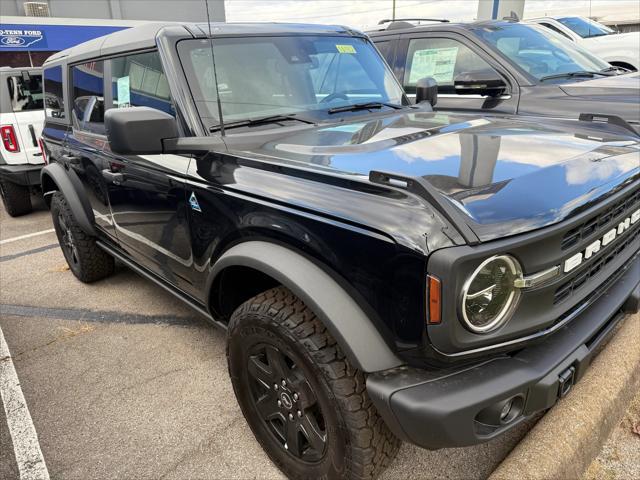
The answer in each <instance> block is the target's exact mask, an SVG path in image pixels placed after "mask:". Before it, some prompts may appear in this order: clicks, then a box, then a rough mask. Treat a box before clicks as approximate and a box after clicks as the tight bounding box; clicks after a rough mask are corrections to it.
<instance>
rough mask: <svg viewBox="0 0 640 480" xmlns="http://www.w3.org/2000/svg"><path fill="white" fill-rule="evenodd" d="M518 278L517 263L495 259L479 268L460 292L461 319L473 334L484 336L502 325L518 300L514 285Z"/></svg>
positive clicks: (520, 270)
mask: <svg viewBox="0 0 640 480" xmlns="http://www.w3.org/2000/svg"><path fill="white" fill-rule="evenodd" d="M518 278H522V268H520V264H519V263H518V261H517V260H516V259H515V258H513V257H510V256H508V255H496V256H495V257H491V258H488V259H487V260H485V261H484V262H482V263H481V264H480V266H479V267H478V268H476V270H475V271H474V272H473V274H472V275H471V277H469V279H468V280H467V282H466V283H465V285H464V288H463V290H462V318H463V319H464V323H465V326H466V327H467V328H468V329H469V330H471V331H472V332H475V333H486V332H489V331H491V330H494V329H496V328H498V327H499V326H501V325H503V324H504V323H505V322H506V321H507V320H508V319H509V317H510V316H511V313H512V312H513V309H514V308H515V306H516V304H517V303H518V299H519V298H520V290H519V289H518V288H516V287H515V286H514V281H515V280H516V279H518Z"/></svg>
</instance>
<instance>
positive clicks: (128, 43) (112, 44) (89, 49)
mask: <svg viewBox="0 0 640 480" xmlns="http://www.w3.org/2000/svg"><path fill="white" fill-rule="evenodd" d="M167 27H174V28H178V29H179V28H182V29H183V30H184V35H185V37H193V38H201V37H207V36H208V35H209V25H208V24H207V23H181V22H165V23H162V22H153V23H148V24H145V25H140V26H137V27H132V28H127V29H125V30H120V31H118V32H114V33H111V34H109V35H105V36H103V37H99V38H95V39H93V40H89V41H87V42H84V43H81V44H79V45H76V46H74V47H71V48H68V49H66V50H62V51H61V52H58V53H55V54H53V55H52V56H50V57H49V58H48V59H47V61H46V62H45V63H44V65H43V67H44V68H47V67H50V66H54V65H57V64H60V63H65V62H68V63H73V62H77V61H82V60H84V59H89V58H95V57H99V56H105V55H113V54H117V53H119V52H123V51H132V50H140V49H144V48H152V47H154V46H155V45H156V36H157V35H158V33H160V31H161V30H162V29H164V28H167ZM211 34H212V35H213V36H214V37H215V36H224V35H245V36H250V35H331V34H333V35H363V34H362V33H360V32H358V31H355V30H352V29H350V28H348V27H344V26H341V25H315V24H302V23H213V22H212V23H211Z"/></svg>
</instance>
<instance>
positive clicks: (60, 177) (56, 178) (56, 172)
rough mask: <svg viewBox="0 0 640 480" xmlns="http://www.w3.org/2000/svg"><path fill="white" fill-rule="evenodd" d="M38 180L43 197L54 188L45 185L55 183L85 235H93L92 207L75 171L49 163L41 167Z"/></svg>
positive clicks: (93, 217) (93, 219)
mask: <svg viewBox="0 0 640 480" xmlns="http://www.w3.org/2000/svg"><path fill="white" fill-rule="evenodd" d="M40 181H41V184H42V190H43V191H42V193H43V194H44V195H45V197H46V196H47V195H49V194H51V193H53V190H55V189H51V188H48V187H47V186H50V185H51V182H53V183H54V184H55V186H56V189H57V190H58V191H60V192H61V193H62V194H63V195H64V198H65V199H66V200H67V203H68V204H69V207H70V208H71V211H72V212H73V216H74V218H75V219H76V221H77V222H78V225H79V226H80V228H81V229H82V231H83V232H85V233H86V234H87V235H92V236H94V237H95V236H96V230H95V227H94V223H95V216H94V215H93V209H92V208H91V204H90V203H89V199H88V197H87V193H86V192H85V191H84V186H83V185H82V182H81V181H80V178H78V175H77V174H76V172H74V171H73V170H67V169H65V168H64V167H63V166H62V165H60V164H59V163H51V164H49V165H47V166H46V167H44V168H43V169H42V172H41V173H40Z"/></svg>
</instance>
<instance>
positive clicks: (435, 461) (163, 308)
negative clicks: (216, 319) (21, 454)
mask: <svg viewBox="0 0 640 480" xmlns="http://www.w3.org/2000/svg"><path fill="white" fill-rule="evenodd" d="M51 228H52V224H51V220H50V216H49V212H48V211H47V210H46V208H45V207H44V205H43V204H42V202H38V203H37V205H36V211H35V212H34V213H32V214H30V215H27V216H24V217H21V218H11V217H9V216H8V215H7V214H6V212H5V211H4V209H3V208H2V207H0V242H4V243H0V328H1V329H2V332H3V333H4V337H5V339H6V342H7V345H8V347H9V349H10V351H11V356H12V358H13V363H14V365H15V369H16V372H17V375H18V377H19V381H20V386H21V388H22V392H23V394H24V397H25V399H26V403H27V405H28V409H29V411H30V413H31V418H32V420H33V424H34V426H35V430H36V432H37V435H38V439H39V443H40V448H41V450H42V454H43V456H44V459H45V461H46V464H47V468H48V471H49V474H50V476H51V478H65V479H76V478H77V479H83V480H86V479H105V478H110V479H111V478H127V479H129V478H136V479H145V478H154V479H158V478H163V479H164V478H166V479H171V478H176V479H178V478H179V479H183V478H194V479H213V478H216V479H232V478H238V479H246V478H256V479H257V478H282V475H281V473H280V472H279V471H278V470H277V468H276V467H275V466H274V465H273V464H272V463H271V462H270V461H269V459H268V458H267V457H266V455H265V454H264V453H263V452H262V449H261V448H260V446H259V445H258V443H257V442H256V440H255V439H254V437H253V435H252V433H251V431H250V430H249V428H248V426H247V425H246V423H245V420H244V418H243V417H242V414H241V412H240V409H239V407H238V405H237V403H236V400H235V397H234V395H233V390H232V388H231V384H230V381H229V378H228V374H227V366H226V359H225V333H224V332H222V331H220V330H217V329H216V328H215V327H213V326H211V325H209V324H208V323H206V322H205V321H203V320H202V319H201V318H200V317H199V316H198V314H196V313H194V312H193V311H191V310H190V309H188V308H187V307H185V306H183V305H182V304H180V303H178V301H177V300H175V299H174V298H173V297H172V296H170V295H169V294H167V293H166V292H164V291H163V290H161V289H160V288H158V287H156V286H155V285H153V284H152V283H150V282H149V281H147V280H144V279H142V278H140V277H139V276H137V275H136V274H134V273H133V272H131V271H130V270H128V269H126V268H125V267H123V266H119V267H118V269H117V272H116V274H115V275H113V276H112V277H110V278H108V279H105V280H103V281H100V282H97V283H94V284H91V285H85V284H82V283H80V282H79V281H78V280H76V279H75V277H74V276H73V274H72V273H71V272H70V271H69V270H68V268H67V267H66V263H65V260H64V257H63V255H62V252H61V251H60V249H59V247H58V245H57V240H56V236H55V233H44V234H39V235H35V236H31V237H28V238H24V239H22V240H18V241H10V242H5V241H6V240H10V239H12V238H15V237H18V236H21V235H29V234H33V233H37V232H42V231H46V230H49V229H51ZM530 427H531V425H530V424H528V425H522V426H520V427H519V428H518V429H517V431H514V432H512V433H510V434H508V435H507V436H503V437H501V438H498V439H496V440H494V441H492V442H489V443H487V444H485V445H481V446H477V447H470V448H464V449H447V450H439V451H435V452H430V451H426V450H422V449H420V448H417V447H413V446H410V445H403V447H402V449H401V451H400V454H399V455H398V457H397V459H396V461H395V462H394V463H393V465H392V466H391V468H389V470H387V472H386V473H385V474H384V477H383V478H386V479H399V478H402V479H409V478H411V479H426V478H429V479H436V478H447V479H458V478H459V479H479V478H486V477H487V476H488V475H489V474H490V473H491V471H492V470H493V469H494V468H495V467H496V466H497V465H498V464H499V462H500V461H501V460H502V459H503V458H504V457H505V456H506V455H507V454H508V453H509V451H510V450H511V449H512V448H513V447H514V446H515V445H516V444H517V443H518V441H519V440H520V439H521V438H522V437H523V436H524V435H525V434H526V432H527V430H528V429H529V428H530ZM13 450H14V449H13V441H12V438H11V435H10V433H9V430H8V428H7V421H6V415H5V411H4V408H0V478H2V479H13V478H19V472H18V468H17V465H16V459H15V456H14V454H13Z"/></svg>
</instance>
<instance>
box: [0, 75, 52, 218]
mask: <svg viewBox="0 0 640 480" xmlns="http://www.w3.org/2000/svg"><path fill="white" fill-rule="evenodd" d="M43 123H44V111H43V94H42V70H41V69H37V68H4V67H3V68H0V139H1V140H0V196H1V197H2V201H3V203H4V206H5V209H6V210H7V213H8V214H9V215H11V216H12V217H17V216H18V215H24V214H25V213H29V212H30V211H31V192H32V190H34V189H35V188H36V187H38V186H39V185H40V170H41V169H42V166H43V165H44V161H45V159H44V157H43V153H42V149H41V148H40V136H41V134H42V125H43Z"/></svg>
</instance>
